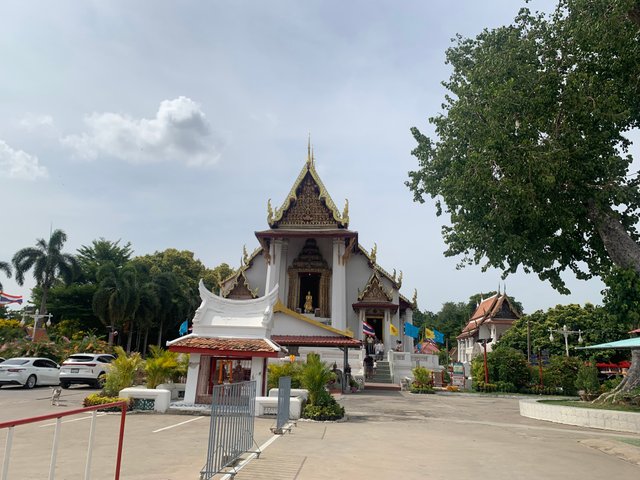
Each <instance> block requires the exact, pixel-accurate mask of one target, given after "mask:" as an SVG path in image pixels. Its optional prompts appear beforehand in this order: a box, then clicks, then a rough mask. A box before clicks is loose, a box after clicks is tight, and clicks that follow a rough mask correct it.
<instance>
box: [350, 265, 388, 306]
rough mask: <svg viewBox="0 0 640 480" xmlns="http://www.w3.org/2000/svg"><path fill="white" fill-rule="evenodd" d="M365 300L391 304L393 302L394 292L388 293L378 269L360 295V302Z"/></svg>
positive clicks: (374, 271) (374, 270)
mask: <svg viewBox="0 0 640 480" xmlns="http://www.w3.org/2000/svg"><path fill="white" fill-rule="evenodd" d="M365 300H367V301H377V302H391V301H392V300H393V290H391V291H387V290H386V289H385V288H384V285H383V284H382V279H381V278H380V273H379V272H378V270H376V269H373V272H372V273H371V276H370V277H369V280H368V281H367V284H366V285H365V287H364V290H362V292H359V293H358V301H359V302H362V301H365Z"/></svg>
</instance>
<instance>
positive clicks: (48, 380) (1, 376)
mask: <svg viewBox="0 0 640 480" xmlns="http://www.w3.org/2000/svg"><path fill="white" fill-rule="evenodd" d="M59 383H60V366H59V365H58V364H57V363H56V362H54V361H53V360H50V359H48V358H39V357H36V358H30V357H17V358H10V359H9V360H5V361H4V362H2V363H0V386H2V385H22V386H23V387H25V388H33V387H35V386H36V385H58V384H59Z"/></svg>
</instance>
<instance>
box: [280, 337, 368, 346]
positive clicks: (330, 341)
mask: <svg viewBox="0 0 640 480" xmlns="http://www.w3.org/2000/svg"><path fill="white" fill-rule="evenodd" d="M271 340H273V341H274V342H276V343H277V344H278V345H283V346H296V345H297V346H301V347H350V348H360V346H361V345H362V342H361V341H360V340H357V339H355V338H349V337H344V336H340V337H338V336H322V335H273V336H272V337H271Z"/></svg>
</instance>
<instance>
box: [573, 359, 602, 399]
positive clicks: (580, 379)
mask: <svg viewBox="0 0 640 480" xmlns="http://www.w3.org/2000/svg"><path fill="white" fill-rule="evenodd" d="M575 386H576V389H577V390H578V391H580V390H582V391H584V392H585V393H587V394H590V395H592V394H596V393H599V392H600V382H599V381H598V369H597V368H596V366H595V365H593V364H583V365H581V366H580V369H579V370H578V375H577V376H576V381H575Z"/></svg>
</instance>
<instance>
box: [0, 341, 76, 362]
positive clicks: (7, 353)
mask: <svg viewBox="0 0 640 480" xmlns="http://www.w3.org/2000/svg"><path fill="white" fill-rule="evenodd" d="M0 356H2V357H5V358H13V357H45V358H50V359H51V360H53V361H54V362H58V363H60V362H61V361H62V360H63V359H64V351H63V349H62V347H61V345H59V344H57V343H55V342H43V341H41V342H32V341H31V340H14V341H13V342H8V343H5V344H4V345H2V347H1V348H0Z"/></svg>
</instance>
